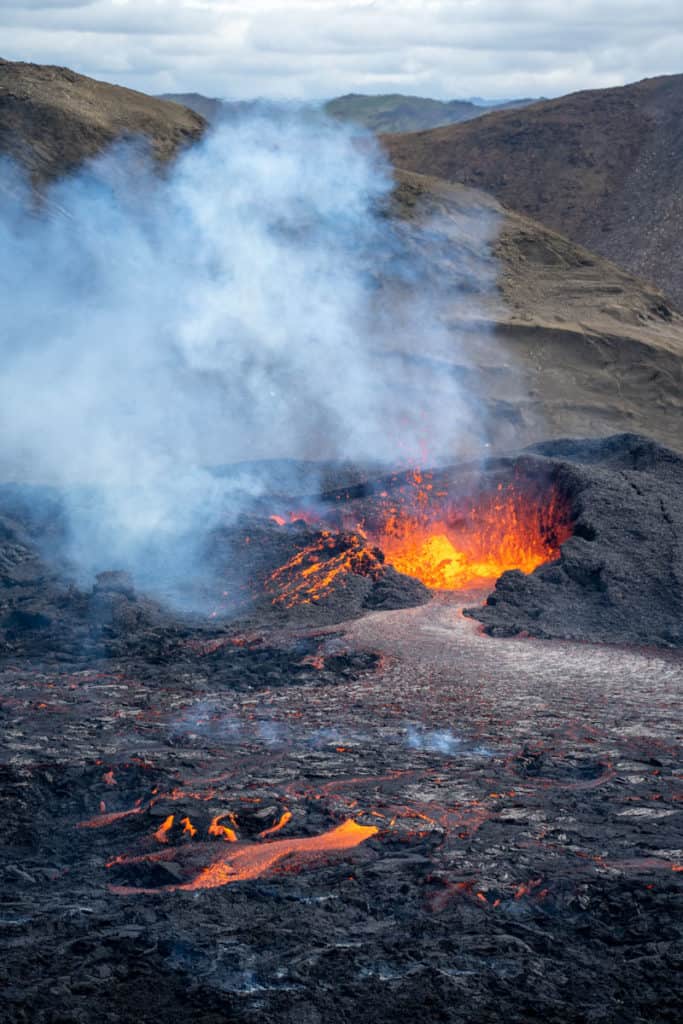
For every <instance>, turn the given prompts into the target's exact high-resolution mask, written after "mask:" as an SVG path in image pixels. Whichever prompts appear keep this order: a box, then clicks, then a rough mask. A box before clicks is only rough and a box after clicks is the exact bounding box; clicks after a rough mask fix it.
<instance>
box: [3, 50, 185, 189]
mask: <svg viewBox="0 0 683 1024" xmlns="http://www.w3.org/2000/svg"><path fill="white" fill-rule="evenodd" d="M204 126H205V121H204V119H203V118H202V117H200V116H199V115H198V114H196V113H194V112H193V111H190V110H187V109H186V108H185V107H181V106H179V105H178V104H177V103H167V102H165V101H164V100H160V99H154V98H153V97H151V96H146V95H144V93H140V92H134V91H133V90H132V89H123V88H121V87H120V86H118V85H109V84H107V83H106V82H97V81H95V80H94V79H92V78H86V77H85V76H84V75H79V74H76V72H74V71H70V70H69V69H68V68H59V67H50V66H46V65H41V64H23V63H13V62H10V61H4V60H0V154H5V155H7V156H10V157H12V158H13V159H15V160H17V161H18V162H19V163H20V164H22V165H23V166H24V168H26V170H27V171H28V172H29V174H30V175H31V177H32V179H33V181H34V183H36V184H38V183H40V182H41V181H46V180H48V179H50V178H53V177H55V176H57V175H59V174H63V173H65V172H67V171H69V170H72V169H73V168H74V167H77V166H78V165H79V164H80V163H82V162H83V161H84V160H86V159H88V158H89V157H92V156H94V155H96V154H97V153H98V152H100V151H101V150H102V149H103V148H104V147H105V146H107V145H108V144H109V143H111V142H113V141H114V140H115V139H120V138H128V137H135V136H144V137H145V138H147V139H148V140H149V141H150V143H151V145H152V150H153V152H154V154H155V156H156V157H157V159H158V160H160V161H164V160H167V159H169V158H170V157H171V156H173V154H174V153H175V152H176V151H177V150H178V148H179V147H181V146H184V145H186V144H187V143H189V142H191V141H192V140H194V139H196V138H198V137H199V136H200V135H201V133H202V131H203V129H204Z"/></svg>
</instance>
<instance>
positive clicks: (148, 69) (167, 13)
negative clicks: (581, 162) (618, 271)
mask: <svg viewBox="0 0 683 1024" xmlns="http://www.w3.org/2000/svg"><path fill="white" fill-rule="evenodd" d="M0 30H2V39H3V43H2V50H3V56H5V57H6V58H9V59H23V60H35V61H39V62H41V61H45V62H51V63H60V64H69V65H71V66H73V67H75V68H76V70H80V71H83V72H84V73H86V74H91V75H94V76H95V77H99V78H110V79H113V80H115V81H118V82H120V83H121V84H124V85H130V86H133V87H135V88H140V89H143V90H146V91H150V92H154V91H160V90H177V91H183V90H190V89H192V90H195V89H196V90H199V91H203V92H206V93H210V94H212V95H222V96H234V97H237V96H240V97H241V96H253V95H264V94H268V95H275V96H292V97H310V98H317V97H322V96H327V95H333V94H336V93H339V92H346V91H350V90H354V91H369V92H382V91H394V90H397V91H403V92H416V93H420V94H423V95H426V94H429V95H433V96H439V97H444V98H450V97H456V96H467V95H474V94H476V95H487V96H500V97H506V96H507V97H512V96H518V95H559V94H561V93H564V92H568V91H572V90H574V89H581V88H592V87H601V86H606V85H619V84H623V83H625V82H628V81H634V80H636V79H638V78H643V77H647V76H650V75H657V74H665V73H674V72H677V71H679V70H681V67H680V53H681V52H683V8H682V7H681V4H680V0H574V2H573V3H571V4H568V3H566V2H565V0H449V2H446V0H443V2H441V0H309V2H302V0H299V3H295V4H292V3H290V2H288V0H265V2H259V0H252V2H251V3H245V2H244V0H4V2H3V4H2V7H1V8H0Z"/></svg>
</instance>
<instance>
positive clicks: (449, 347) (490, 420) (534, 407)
mask: <svg viewBox="0 0 683 1024" xmlns="http://www.w3.org/2000/svg"><path fill="white" fill-rule="evenodd" d="M397 178H398V185H397V190H396V193H395V214H396V215H397V216H398V218H399V223H400V224H401V225H402V230H403V231H404V236H405V237H404V241H405V247H406V249H407V250H408V251H410V252H411V253H412V255H413V258H414V260H415V262H416V264H417V265H419V266H422V267H423V268H425V272H426V279H425V280H423V281H422V282H421V287H422V288H423V289H424V290H425V291H426V292H427V293H428V294H429V293H430V290H431V294H432V295H433V296H434V299H433V301H434V302H439V315H440V317H441V320H442V322H443V323H444V324H445V326H446V328H447V333H446V335H445V337H441V338H434V337H429V336H427V337H420V338H416V339H414V342H413V343H412V344H411V342H410V340H408V341H407V343H405V345H404V348H403V350H402V351H400V352H397V351H396V350H395V347H394V350H393V352H392V358H394V359H397V358H398V359H400V360H403V361H404V363H407V364H409V365H412V368H413V372H414V373H415V379H416V382H417V383H416V386H419V382H420V381H422V384H423V386H424V387H426V388H429V389H430V393H433V394H434V401H438V400H439V399H438V395H439V388H440V383H441V380H442V379H443V377H444V376H445V375H447V376H454V377H456V378H457V379H458V380H460V381H461V383H462V390H463V393H464V394H465V395H466V398H467V402H468V405H469V407H470V408H471V410H472V411H471V418H470V419H468V421H467V422H466V423H465V424H464V426H463V440H464V438H465V435H467V436H468V437H469V436H471V437H472V438H476V437H477V436H479V437H481V436H486V439H487V440H489V441H490V442H491V444H492V445H493V446H494V447H497V448H501V447H505V446H506V445H511V444H514V443H522V442H528V443H530V442H532V441H534V440H537V439H539V438H541V437H561V436H577V437H578V436H583V437H586V436H591V435H592V436H600V435H602V436H605V435H608V434H610V433H617V432H620V431H635V432H641V433H645V434H649V435H650V436H651V437H653V438H656V439H657V440H659V441H662V442H663V443H665V444H668V445H671V446H673V447H675V448H678V449H681V450H683V426H682V424H683V317H682V316H680V315H679V314H677V313H676V312H674V311H672V310H671V309H670V308H669V307H668V306H667V304H666V302H665V300H664V298H663V296H662V294H661V293H660V292H658V291H657V290H656V289H655V288H653V287H650V286H648V285H645V284H643V282H641V281H639V280H638V279H637V278H635V277H633V276H632V275H631V274H629V273H627V272H625V271H623V270H620V269H619V268H618V267H616V266H615V265H614V264H612V263H610V262H608V261H607V260H604V259H602V258H600V257H598V256H595V255H594V254H592V253H590V252H588V251H586V250H585V249H583V248H581V247H579V246H577V245H575V244H574V243H572V242H570V241H568V240H567V239H566V238H564V237H562V236H561V235H558V234H556V233H555V232H553V231H551V230H550V229H547V228H544V227H542V226H541V225H539V224H538V223H535V222H534V221H532V220H530V219H528V218H526V217H524V216H521V215H519V214H516V213H513V212H511V211H509V210H505V209H504V208H503V207H501V206H500V204H499V203H498V202H496V200H495V199H493V198H491V197H490V196H488V195H486V194H485V193H482V192H478V191H476V190H474V189H471V188H467V187H465V186H462V185H452V184H447V183H445V182H443V181H440V180H438V179H429V178H425V177H422V176H420V175H415V174H410V173H408V172H398V174H397ZM425 220H427V221H428V223H429V234H428V235H425V233H424V232H421V231H419V230H416V227H417V225H419V224H420V223H422V222H424V221H425ZM487 223H488V229H487V230H486V231H484V234H488V233H489V232H490V233H491V234H492V235H493V239H492V241H491V242H485V243H482V229H483V226H484V225H486V224H487ZM492 257H493V260H494V263H493V269H494V278H493V280H492V283H491V286H490V287H489V288H487V287H484V288H483V289H482V288H481V286H480V285H479V284H478V282H481V281H482V280H485V279H486V277H487V275H488V276H489V279H491V269H492V268H491V260H492ZM463 267H467V268H468V272H469V276H470V279H471V291H470V292H469V293H468V292H467V289H465V291H464V293H463V291H462V289H461V290H460V292H459V293H457V292H455V291H454V290H453V289H451V291H452V292H453V294H450V295H449V294H448V293H447V294H446V295H444V285H446V287H448V282H455V281H457V280H458V279H460V280H462V276H463V274H462V269H463Z"/></svg>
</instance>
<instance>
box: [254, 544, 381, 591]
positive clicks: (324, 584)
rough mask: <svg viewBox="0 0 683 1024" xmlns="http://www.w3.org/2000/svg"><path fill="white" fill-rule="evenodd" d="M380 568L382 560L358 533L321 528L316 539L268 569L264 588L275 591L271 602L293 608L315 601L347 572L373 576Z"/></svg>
mask: <svg viewBox="0 0 683 1024" xmlns="http://www.w3.org/2000/svg"><path fill="white" fill-rule="evenodd" d="M381 572H382V563H381V561H380V560H379V558H378V557H377V555H376V554H375V553H374V552H373V551H372V550H371V549H370V548H369V547H367V545H366V542H365V539H364V538H363V537H361V536H360V535H359V534H356V533H348V534H333V533H331V532H330V531H329V530H324V531H323V532H322V533H321V534H320V537H319V538H318V540H317V541H315V542H314V543H313V544H310V545H309V546H308V547H306V548H304V549H303V551H299V552H297V554H296V555H294V556H293V557H292V558H290V559H289V561H288V562H286V563H285V564H284V565H282V566H280V568H279V569H276V570H275V572H273V573H271V575H270V576H269V577H268V579H267V580H266V589H267V590H268V591H269V592H270V593H271V594H273V595H274V596H273V599H272V603H273V604H274V605H284V606H285V607H286V608H293V607H294V605H298V604H315V603H316V602H317V601H319V600H320V599H321V597H323V596H325V595H326V594H327V593H328V592H329V590H330V588H331V587H332V585H333V584H334V583H335V582H337V581H340V580H341V581H342V582H343V581H344V579H345V577H346V576H347V575H348V574H349V573H355V574H356V575H358V576H372V577H373V578H376V577H377V576H378V575H380V574H381Z"/></svg>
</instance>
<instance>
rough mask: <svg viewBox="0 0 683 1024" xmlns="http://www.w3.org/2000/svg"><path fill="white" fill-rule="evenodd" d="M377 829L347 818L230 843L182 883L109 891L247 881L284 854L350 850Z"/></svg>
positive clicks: (214, 886) (207, 886)
mask: <svg viewBox="0 0 683 1024" xmlns="http://www.w3.org/2000/svg"><path fill="white" fill-rule="evenodd" d="M377 831H378V829H377V828H375V827H374V825H370V826H368V825H359V824H358V823H357V822H355V821H353V820H352V819H351V818H348V819H347V820H346V821H344V822H342V824H341V825H338V826H337V827H336V828H333V829H331V830H330V831H329V832H324V833H323V834H322V835H319V836H307V837H306V838H304V839H276V840H274V841H273V842H271V843H247V844H245V845H237V846H236V847H232V848H231V849H230V852H229V853H228V852H226V853H224V854H223V855H222V856H221V857H220V858H219V859H218V860H215V861H214V862H213V863H212V864H209V865H208V867H206V868H204V869H203V870H202V871H200V872H199V874H198V875H197V877H196V878H194V879H193V880H192V881H190V882H184V883H183V884H182V885H169V886H164V887H163V888H160V889H138V888H135V887H134V886H111V887H110V889H111V891H112V892H115V893H118V894H119V895H124V896H130V895H137V894H140V893H146V894H153V893H156V892H176V891H183V892H195V891H197V890H199V889H217V888H219V887H220V886H223V885H231V884H232V883H233V882H247V881H249V880H251V879H254V878H259V877H260V876H261V875H263V874H265V872H267V871H270V870H271V869H272V868H274V867H275V865H276V864H277V863H278V862H279V861H281V860H283V859H284V858H285V857H289V856H295V857H309V856H312V855H315V854H318V853H334V852H338V851H342V850H351V849H353V848H354V847H356V846H359V845H360V844H361V843H363V842H365V840H366V839H369V838H370V837H371V836H374V835H376V833H377ZM158 857H159V855H148V856H147V857H142V858H137V859H135V862H138V861H141V860H152V859H153V858H154V859H158ZM133 862H134V859H133V858H130V859H123V858H121V859H118V860H117V861H112V862H111V863H112V864H114V863H133Z"/></svg>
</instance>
